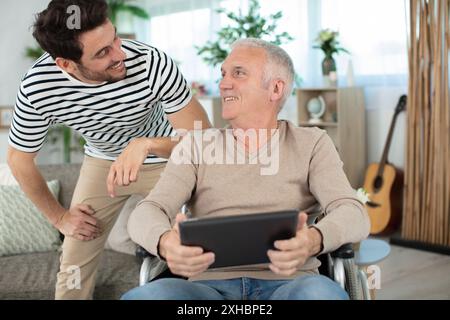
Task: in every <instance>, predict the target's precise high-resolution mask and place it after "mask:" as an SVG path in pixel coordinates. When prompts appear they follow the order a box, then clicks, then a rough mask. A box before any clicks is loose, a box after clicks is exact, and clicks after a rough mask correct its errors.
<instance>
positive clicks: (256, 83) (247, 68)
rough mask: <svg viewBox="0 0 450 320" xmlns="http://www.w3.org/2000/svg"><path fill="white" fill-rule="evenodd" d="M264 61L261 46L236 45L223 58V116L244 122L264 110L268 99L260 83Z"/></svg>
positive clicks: (266, 91) (231, 120)
mask: <svg viewBox="0 0 450 320" xmlns="http://www.w3.org/2000/svg"><path fill="white" fill-rule="evenodd" d="M266 61H267V57H266V53H265V51H264V49H261V48H254V47H236V48H235V49H233V50H232V51H231V53H230V54H229V55H228V57H227V58H226V59H225V61H224V63H223V64H222V68H221V70H222V80H221V81H220V85H219V88H220V95H221V97H222V117H223V118H224V119H225V120H229V121H230V122H235V123H238V122H239V123H246V122H248V121H251V120H252V119H254V118H255V117H257V116H258V113H261V112H264V106H265V105H267V103H268V102H269V101H270V92H269V91H270V90H269V87H267V88H265V87H264V84H263V75H264V67H265V65H266Z"/></svg>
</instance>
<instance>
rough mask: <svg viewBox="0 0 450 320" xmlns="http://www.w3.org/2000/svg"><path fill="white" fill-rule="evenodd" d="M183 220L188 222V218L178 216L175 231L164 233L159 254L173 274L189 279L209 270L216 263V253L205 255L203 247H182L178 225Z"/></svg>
mask: <svg viewBox="0 0 450 320" xmlns="http://www.w3.org/2000/svg"><path fill="white" fill-rule="evenodd" d="M183 220H186V216H185V215H184V214H181V213H179V214H177V217H176V222H175V226H174V227H173V229H172V230H171V231H168V232H166V233H164V234H163V235H162V236H161V238H160V240H159V252H160V254H161V256H162V257H163V258H165V259H166V261H167V265H168V267H169V269H170V271H171V272H172V273H173V274H178V275H180V276H183V277H187V278H189V277H193V276H195V275H197V274H200V273H202V272H203V271H205V270H207V269H208V268H209V266H210V265H211V264H212V263H213V262H214V253H212V252H207V253H203V249H202V248H201V247H193V246H183V245H181V241H180V234H179V229H178V223H180V222H181V221H183Z"/></svg>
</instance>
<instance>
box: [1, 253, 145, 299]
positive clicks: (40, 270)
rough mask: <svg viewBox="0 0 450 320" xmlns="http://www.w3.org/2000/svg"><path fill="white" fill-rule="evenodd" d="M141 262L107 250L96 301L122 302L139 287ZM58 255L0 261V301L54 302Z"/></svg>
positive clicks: (4, 258) (102, 263)
mask: <svg viewBox="0 0 450 320" xmlns="http://www.w3.org/2000/svg"><path fill="white" fill-rule="evenodd" d="M139 267H140V261H138V259H137V258H136V257H133V256H130V255H128V254H123V253H118V252H114V251H110V250H105V252H104V253H103V255H102V258H101V260H100V266H99V270H98V273H97V279H96V287H95V290H94V299H101V300H104V299H119V298H120V297H121V295H122V294H124V293H125V292H127V291H128V290H130V289H132V288H134V287H136V286H138V285H139ZM58 270H59V253H58V252H44V253H31V254H25V255H16V256H9V257H2V258H0V300H2V299H37V300H43V299H50V300H51V299H54V297H55V284H56V274H57V273H58Z"/></svg>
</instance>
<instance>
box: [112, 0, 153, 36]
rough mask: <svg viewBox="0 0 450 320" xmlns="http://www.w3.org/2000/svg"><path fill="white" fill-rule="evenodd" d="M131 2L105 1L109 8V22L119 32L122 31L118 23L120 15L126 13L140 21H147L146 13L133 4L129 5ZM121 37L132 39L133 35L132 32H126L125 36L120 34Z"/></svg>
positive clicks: (121, 0) (148, 16)
mask: <svg viewBox="0 0 450 320" xmlns="http://www.w3.org/2000/svg"><path fill="white" fill-rule="evenodd" d="M131 2H132V1H128V0H107V3H108V7H109V20H111V22H112V24H113V25H115V26H116V27H117V28H118V30H119V31H123V30H122V29H121V28H119V27H120V26H119V25H120V22H119V20H120V19H119V14H120V13H128V14H130V15H131V16H132V17H133V16H134V17H138V18H141V19H149V18H150V15H149V14H148V12H147V11H146V10H145V9H143V8H141V7H139V6H137V5H134V4H131ZM121 36H122V37H125V38H134V34H133V33H132V32H128V33H127V34H123V33H122V34H121Z"/></svg>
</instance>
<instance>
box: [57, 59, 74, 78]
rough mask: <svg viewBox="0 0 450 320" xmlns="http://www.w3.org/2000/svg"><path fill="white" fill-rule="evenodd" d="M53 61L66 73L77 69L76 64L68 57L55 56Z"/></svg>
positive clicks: (71, 72)
mask: <svg viewBox="0 0 450 320" xmlns="http://www.w3.org/2000/svg"><path fill="white" fill-rule="evenodd" d="M55 63H56V65H57V66H58V67H60V68H61V69H62V70H64V71H65V72H67V73H70V74H73V73H74V71H76V70H77V66H76V64H75V62H73V61H72V60H69V59H64V58H60V57H58V58H56V60H55Z"/></svg>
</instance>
